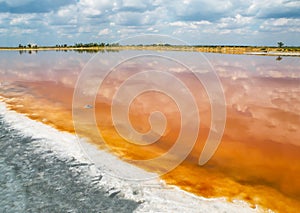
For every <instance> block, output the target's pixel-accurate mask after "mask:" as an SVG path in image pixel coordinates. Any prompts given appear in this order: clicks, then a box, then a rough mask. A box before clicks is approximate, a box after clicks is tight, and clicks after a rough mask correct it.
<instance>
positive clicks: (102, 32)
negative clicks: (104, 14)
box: [98, 28, 111, 36]
mask: <svg viewBox="0 0 300 213" xmlns="http://www.w3.org/2000/svg"><path fill="white" fill-rule="evenodd" d="M109 33H111V30H110V29H108V28H105V29H103V30H100V31H99V33H98V35H99V36H102V35H108V34H109Z"/></svg>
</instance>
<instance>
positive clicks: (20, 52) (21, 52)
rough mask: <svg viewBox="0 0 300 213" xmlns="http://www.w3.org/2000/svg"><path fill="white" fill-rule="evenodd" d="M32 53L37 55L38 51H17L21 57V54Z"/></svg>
mask: <svg viewBox="0 0 300 213" xmlns="http://www.w3.org/2000/svg"><path fill="white" fill-rule="evenodd" d="M33 52H35V53H38V50H19V54H20V55H22V54H23V53H28V54H32V53H33Z"/></svg>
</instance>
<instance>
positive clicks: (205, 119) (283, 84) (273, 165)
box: [1, 74, 300, 212]
mask: <svg viewBox="0 0 300 213" xmlns="http://www.w3.org/2000/svg"><path fill="white" fill-rule="evenodd" d="M177 76H178V77H179V78H181V79H182V80H183V81H186V82H189V85H190V90H191V91H192V92H195V94H198V96H195V97H198V98H196V102H197V104H198V106H199V115H200V116H201V126H200V133H201V134H199V138H198V140H197V143H196V145H195V147H194V149H193V151H192V152H191V154H190V155H189V156H188V158H187V159H186V160H185V161H184V162H183V163H182V164H181V165H180V166H178V167H177V168H176V169H175V170H173V171H171V172H170V173H168V174H166V175H164V176H163V177H162V178H163V179H164V180H165V181H166V182H167V183H169V184H175V185H177V186H179V187H181V188H183V189H185V190H187V191H190V192H192V193H195V194H198V195H201V196H204V197H226V198H228V199H229V200H233V199H243V200H246V201H247V202H249V203H250V204H251V205H253V207H254V206H255V205H259V206H261V207H263V208H266V209H271V210H274V211H278V212H296V211H297V210H298V209H300V202H299V200H300V181H299V180H300V145H299V138H300V132H299V131H298V129H299V128H300V112H299V109H300V99H299V97H300V96H299V95H300V90H299V78H282V79H276V78H257V77H250V78H240V79H237V80H233V79H232V76H230V77H227V76H226V75H223V76H222V75H221V81H222V83H223V87H224V91H225V97H226V103H227V120H226V128H225V132H224V136H223V139H222V142H221V144H220V146H219V148H218V150H217V152H216V153H215V155H214V156H213V158H212V159H211V160H210V161H209V162H208V163H207V164H205V165H204V166H199V165H198V158H199V155H200V152H201V150H202V149H203V146H204V142H205V140H206V138H207V135H208V131H209V126H210V116H211V113H210V105H209V103H208V98H207V95H206V93H205V92H204V90H203V88H202V89H199V88H201V85H200V84H199V83H198V82H197V81H196V79H194V78H193V76H191V75H188V74H177ZM123 77H126V76H123ZM7 80H9V79H7ZM122 81H123V79H117V80H116V79H112V81H108V82H110V83H107V84H104V85H103V88H102V90H105V89H110V90H116V89H117V87H116V86H115V85H116V84H117V85H120V84H121V83H122ZM73 87H74V86H73ZM249 87H250V88H251V89H250V90H249ZM11 88H14V90H9V89H7V88H6V90H5V91H4V92H3V91H2V92H1V96H2V97H4V98H2V99H1V100H2V101H4V102H6V103H7V104H8V105H9V107H10V108H11V109H13V110H15V111H17V112H20V113H24V114H26V115H27V116H28V117H30V118H32V119H34V120H38V121H41V122H43V123H46V124H48V125H51V126H54V127H55V128H57V129H59V130H62V131H68V132H71V133H74V131H75V130H74V126H73V121H72V96H73V91H74V89H73V88H72V86H71V87H68V86H65V85H64V84H61V83H57V82H53V81H31V82H30V81H18V82H12V84H11ZM18 89H19V91H26V92H25V93H23V92H18V91H17V92H16V90H18ZM100 90H101V88H100ZM199 94H200V95H199ZM237 97H238V99H237ZM110 103H111V100H109V99H107V97H104V96H102V95H101V94H99V95H98V96H97V99H96V105H95V106H94V107H95V110H96V120H97V125H98V129H99V130H100V131H101V133H102V136H103V137H104V139H105V141H106V144H103V142H102V141H99V136H98V134H99V133H98V132H94V131H92V128H90V127H89V124H87V123H81V124H79V126H80V132H77V133H79V134H80V135H81V136H84V137H87V138H89V139H90V140H91V142H92V143H95V144H98V145H99V148H107V146H108V147H109V149H111V151H112V152H114V153H117V154H118V155H119V156H120V157H121V158H122V159H124V160H126V159H127V160H130V159H150V158H153V157H155V156H159V155H160V154H162V153H164V152H165V151H166V150H168V149H169V147H171V146H172V145H173V143H174V139H176V137H177V136H178V133H179V129H180V113H179V112H178V108H177V107H176V104H174V102H173V101H172V100H171V99H169V98H166V97H164V96H163V95H162V94H159V93H155V92H152V93H151V92H149V93H146V94H144V95H143V96H141V97H138V98H136V99H135V101H134V102H133V103H132V106H131V108H130V120H131V122H132V124H133V126H134V127H136V129H137V130H139V131H141V132H147V131H148V130H149V128H150V126H149V123H148V117H149V112H151V111H155V110H159V111H162V112H163V113H164V114H165V116H166V117H167V119H168V125H167V128H166V129H167V131H166V132H165V134H164V136H163V137H162V138H161V139H160V140H159V141H158V142H157V143H156V144H154V145H151V146H146V147H143V148H141V147H140V146H136V145H133V144H130V143H126V141H124V139H122V138H121V137H120V136H119V135H118V133H117V132H116V130H115V129H114V127H113V123H112V119H111V104H110ZM82 107H84V106H82ZM86 110H89V109H86ZM80 116H83V117H84V116H85V115H84V114H82V115H80ZM138 166H141V167H143V168H144V169H146V170H149V171H153V168H154V167H155V166H156V165H152V166H153V167H151V166H149V165H148V166H146V167H145V165H138Z"/></svg>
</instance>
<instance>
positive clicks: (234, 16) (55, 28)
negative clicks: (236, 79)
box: [0, 0, 300, 46]
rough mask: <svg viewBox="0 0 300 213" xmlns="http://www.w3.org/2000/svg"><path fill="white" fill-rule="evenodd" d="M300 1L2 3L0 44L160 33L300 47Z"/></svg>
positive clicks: (197, 40)
mask: <svg viewBox="0 0 300 213" xmlns="http://www.w3.org/2000/svg"><path fill="white" fill-rule="evenodd" d="M299 11H300V1H299V0H294V1H293V0H240V1H239V0H148V1H139V0H0V46H18V44H19V43H21V44H28V43H33V44H38V45H55V44H64V43H67V44H74V43H77V42H83V43H88V42H110V43H111V42H115V41H118V40H119V39H124V38H127V37H131V36H136V35H141V34H164V35H169V36H173V37H176V38H179V39H182V40H184V41H186V42H188V43H190V44H200V45H214V44H215V45H218V44H225V45H226V44H228V45H231V44H232V45H277V42H278V41H282V42H284V43H285V44H286V45H294V46H300V12H299Z"/></svg>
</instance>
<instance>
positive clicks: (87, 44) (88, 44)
mask: <svg viewBox="0 0 300 213" xmlns="http://www.w3.org/2000/svg"><path fill="white" fill-rule="evenodd" d="M118 46H120V45H119V43H112V44H109V43H103V42H102V43H86V44H83V43H76V44H75V45H74V46H72V47H118Z"/></svg>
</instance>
